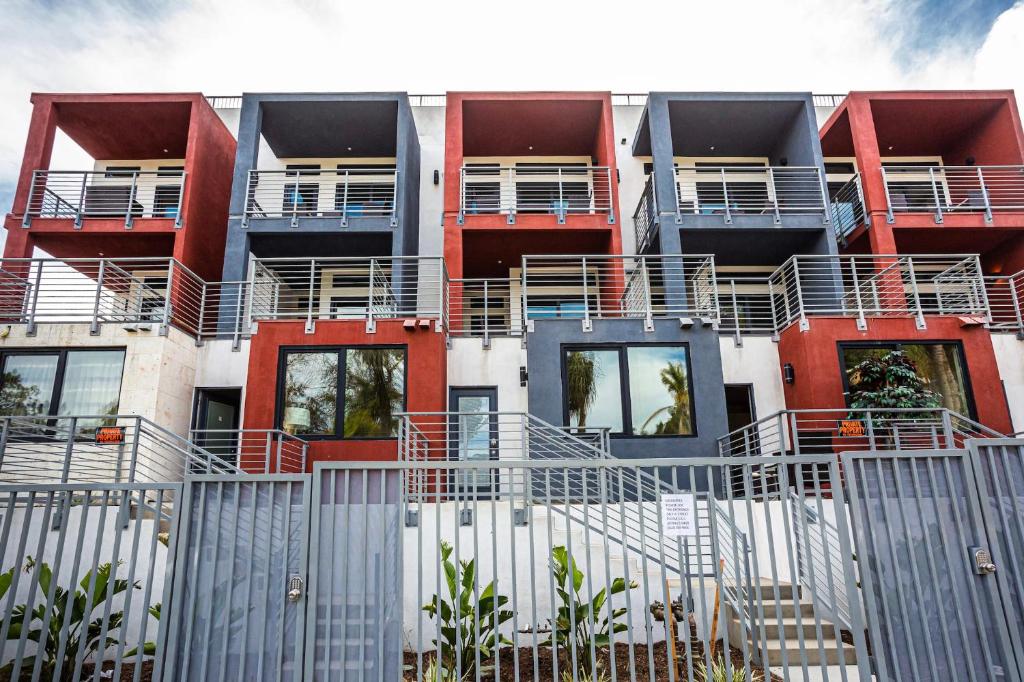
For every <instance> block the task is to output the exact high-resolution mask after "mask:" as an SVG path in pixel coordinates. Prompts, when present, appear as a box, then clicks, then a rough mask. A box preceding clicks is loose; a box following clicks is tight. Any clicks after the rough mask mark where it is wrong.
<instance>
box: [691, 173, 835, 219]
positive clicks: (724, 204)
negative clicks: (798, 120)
mask: <svg viewBox="0 0 1024 682" xmlns="http://www.w3.org/2000/svg"><path fill="white" fill-rule="evenodd" d="M675 178H676V215H677V218H678V219H679V220H682V216H683V215H685V214H696V215H721V216H723V217H724V218H725V222H726V223H727V224H728V223H730V222H732V219H733V218H734V217H736V216H741V215H770V216H772V217H773V218H774V221H775V222H780V221H781V220H782V217H783V216H785V215H800V214H814V215H820V216H821V217H822V221H823V222H828V221H829V220H830V216H829V208H828V206H829V203H828V194H827V192H826V189H825V182H824V179H823V177H822V172H821V169H819V168H818V167H816V166H697V167H679V168H676V169H675Z"/></svg>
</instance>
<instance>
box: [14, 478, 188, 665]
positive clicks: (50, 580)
mask: <svg viewBox="0 0 1024 682" xmlns="http://www.w3.org/2000/svg"><path fill="white" fill-rule="evenodd" d="M180 490H181V484H180V483H164V484H124V483H122V484H89V485H70V484H64V485H22V486H10V485H0V514H2V518H3V520H2V528H3V530H2V532H0V560H2V562H3V563H2V564H0V570H2V571H3V573H2V574H0V616H2V620H0V651H2V656H0V678H3V679H11V680H85V679H92V680H101V679H114V680H124V679H131V680H134V682H138V681H139V680H143V679H144V680H149V679H159V675H160V657H159V653H160V652H161V651H162V650H163V634H164V631H163V625H164V621H163V620H162V619H161V615H162V614H163V613H164V609H163V607H162V605H163V604H166V603H167V598H168V595H169V588H170V584H169V583H167V582H166V581H165V575H166V574H167V572H168V571H169V570H170V561H171V556H172V555H173V551H174V538H175V537H176V535H177V532H176V530H177V529H176V523H177V515H176V507H175V504H174V502H175V500H176V499H177V497H178V494H179V492H180Z"/></svg>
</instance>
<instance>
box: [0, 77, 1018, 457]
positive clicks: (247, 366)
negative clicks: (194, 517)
mask: <svg viewBox="0 0 1024 682" xmlns="http://www.w3.org/2000/svg"><path fill="white" fill-rule="evenodd" d="M835 99H836V100H837V101H836V102H831V103H826V102H823V101H822V100H821V98H819V97H817V96H813V95H811V94H810V93H691V92H655V93H650V94H649V95H646V96H620V95H612V94H611V93H606V92H452V93H448V94H447V96H411V97H410V96H409V95H406V94H405V93H319V94H293V93H259V94H245V95H243V96H242V97H241V98H213V99H211V100H208V99H207V98H205V97H203V96H201V95H198V94H186V95H170V94H168V95H164V94H151V95H150V94H147V95H61V94H37V95H34V96H33V104H34V109H33V115H32V121H31V124H30V131H29V138H28V141H27V143H26V152H25V157H24V160H23V164H22V170H21V175H20V177H19V184H18V187H17V192H16V195H15V199H14V205H13V207H12V210H11V212H10V214H8V216H7V218H6V220H5V227H6V229H7V232H8V235H7V243H6V247H5V252H4V256H3V261H4V262H3V268H2V274H0V286H2V290H0V306H2V308H3V311H2V314H0V316H2V317H3V318H4V319H3V320H0V323H2V324H3V325H5V326H6V327H7V330H6V332H4V333H2V334H0V361H2V363H3V385H2V386H0V394H2V395H3V399H4V408H3V409H4V411H5V413H7V414H12V415H18V416H31V417H47V416H57V415H65V414H71V413H77V414H81V415H91V417H90V420H91V421H89V422H88V423H89V424H94V425H102V424H103V423H104V420H103V415H115V414H139V415H142V416H145V417H146V418H148V419H151V420H153V421H155V422H157V423H159V424H161V425H162V426H164V427H165V428H167V429H169V430H171V431H173V432H175V433H178V434H180V435H182V436H183V437H185V438H191V439H192V440H193V442H195V443H196V444H197V445H199V446H203V447H215V448H220V450H218V451H219V452H223V454H224V456H225V457H234V456H237V455H238V453H240V452H243V451H245V450H246V449H247V448H252V449H253V451H258V452H264V453H265V454H266V457H267V462H270V461H271V459H273V457H272V451H273V450H274V448H277V449H278V453H277V454H279V452H280V448H283V447H285V444H287V447H299V448H301V449H302V452H303V453H304V459H303V460H302V464H301V466H303V467H305V468H310V467H311V466H312V464H313V463H314V462H315V461H319V460H332V459H333V460H381V459H395V458H409V457H417V456H423V457H438V458H453V459H465V460H474V459H485V460H487V459H500V458H503V457H506V456H512V454H509V453H513V454H515V453H519V454H521V453H523V452H526V453H528V454H529V455H530V456H531V457H535V458H536V457H542V456H545V453H547V455H552V453H555V454H557V453H559V452H562V450H563V449H564V448H566V447H570V446H569V445H566V444H567V443H569V444H571V447H587V448H593V449H594V451H595V452H600V453H602V454H605V455H611V456H614V457H618V458H625V459H629V458H652V457H657V458H664V457H669V458H672V457H674V458H680V459H683V458H689V457H718V456H728V455H733V454H738V453H739V454H742V453H743V452H751V451H756V452H760V453H764V452H786V451H788V452H794V451H795V452H800V451H801V450H803V451H805V452H806V451H812V452H815V453H820V452H833V451H834V452H838V451H839V450H840V449H842V448H844V447H849V445H850V443H851V442H852V441H851V438H853V439H855V438H857V437H859V436H857V435H856V434H858V433H861V432H860V431H858V430H857V429H858V428H859V427H855V426H851V425H850V423H851V422H858V421H859V423H860V424H861V426H863V425H864V424H865V423H867V422H871V421H872V419H873V418H872V417H870V416H867V417H864V416H863V415H859V413H857V411H856V410H855V409H853V407H852V405H851V402H850V401H851V393H853V392H855V391H856V390H857V389H858V386H857V381H858V378H857V375H856V372H855V371H854V368H855V367H856V366H857V365H858V363H860V362H862V361H863V360H865V359H868V358H877V357H881V356H882V355H885V354H886V353H888V352H889V351H892V350H902V351H903V352H904V354H905V355H906V356H908V357H910V358H911V360H912V361H913V363H914V366H915V368H916V372H917V374H918V376H919V378H920V379H921V380H922V382H923V384H924V386H926V387H927V389H928V390H930V391H931V392H932V393H933V394H934V396H936V398H935V401H936V402H935V403H934V404H933V405H930V406H929V407H930V408H933V409H934V411H933V412H931V413H929V414H928V415H925V416H922V417H920V419H918V418H917V417H915V419H916V420H917V421H915V422H914V423H918V424H920V423H922V422H921V420H922V419H923V420H925V421H928V420H931V421H928V423H927V424H926V425H925V426H922V427H921V428H933V427H934V426H935V424H936V423H938V424H939V425H940V427H941V426H942V424H943V423H946V422H949V423H954V422H955V423H956V424H958V425H959V426H957V428H959V429H961V430H963V431H965V432H967V431H969V430H970V429H982V428H984V429H990V430H992V431H995V432H998V433H1002V434H1012V433H1015V432H1018V431H1021V430H1022V429H1024V360H1022V358H1024V343H1022V341H1021V338H1022V333H1024V322H1022V309H1024V308H1022V297H1024V274H1022V270H1024V165H1022V164H1024V134H1022V132H1021V122H1020V117H1019V114H1018V112H1017V108H1016V104H1015V100H1014V97H1013V94H1012V93H1009V92H996V91H993V92H909V93H900V92H885V93H874V92H872V93H859V92H855V93H850V94H849V95H848V96H846V97H845V98H835ZM832 104H836V105H837V106H832ZM55 141H56V143H57V144H58V146H60V145H61V144H63V145H65V146H66V147H71V148H74V149H76V150H77V153H78V155H79V157H83V156H84V157H88V158H90V159H91V160H92V162H91V165H90V166H89V167H88V168H85V169H83V168H81V167H79V168H71V169H67V170H65V169H63V168H58V167H56V165H55V164H54V163H52V162H51V156H52V153H53V149H54V145H55ZM940 412H941V414H939V413H940ZM908 419H909V417H908ZM912 421H913V420H912ZM527 434H530V435H529V437H528V435H527ZM554 434H560V435H557V436H556V435H554ZM772 434H774V435H772ZM851 434H853V435H851ZM542 435H543V438H547V439H549V440H547V441H545V440H543V439H542ZM861 435H863V434H861ZM560 438H561V439H562V440H559V439H560ZM773 439H774V440H773ZM769 441H771V442H772V443H773V444H769ZM540 443H548V444H549V447H548V446H543V447H542V446H541V445H539V444H540ZM272 444H273V445H272ZM545 447H547V449H545ZM239 461H240V460H239ZM264 464H265V466H264V468H269V469H272V470H273V469H275V468H276V469H278V470H280V466H279V464H280V458H278V464H277V465H272V464H266V463H264Z"/></svg>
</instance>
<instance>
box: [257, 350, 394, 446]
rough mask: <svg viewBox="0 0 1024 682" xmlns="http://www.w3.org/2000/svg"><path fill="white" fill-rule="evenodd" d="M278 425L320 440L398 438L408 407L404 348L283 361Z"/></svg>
mask: <svg viewBox="0 0 1024 682" xmlns="http://www.w3.org/2000/svg"><path fill="white" fill-rule="evenodd" d="M279 386H280V391H279V394H278V417H277V420H278V423H279V424H280V426H281V428H282V429H283V430H285V431H287V432H288V433H292V434H296V435H301V436H311V437H321V438H393V437H395V436H396V435H398V420H397V418H396V417H395V414H396V413H398V412H401V411H402V410H403V409H404V406H405V350H404V349H402V348H380V347H359V348H330V349H324V348H317V349H316V350H289V351H284V352H283V353H282V356H281V381H280V382H279Z"/></svg>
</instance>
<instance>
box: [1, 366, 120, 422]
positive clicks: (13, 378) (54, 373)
mask: <svg viewBox="0 0 1024 682" xmlns="http://www.w3.org/2000/svg"><path fill="white" fill-rule="evenodd" d="M124 356H125V351H124V349H123V348H118V349H109V348H96V349H93V348H88V349H84V348H83V349H80V350H60V349H55V350H10V351H4V352H2V353H0V367H2V374H0V414H5V415H12V416H27V417H45V416H56V415H89V416H92V417H93V418H92V419H83V420H80V421H79V423H78V429H79V431H80V432H83V431H89V430H92V429H94V428H96V427H97V426H105V425H109V424H113V423H114V420H113V419H104V418H103V416H102V415H111V416H113V415H116V414H117V412H118V408H119V405H120V397H121V377H122V374H123V373H124Z"/></svg>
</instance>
